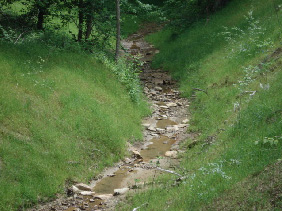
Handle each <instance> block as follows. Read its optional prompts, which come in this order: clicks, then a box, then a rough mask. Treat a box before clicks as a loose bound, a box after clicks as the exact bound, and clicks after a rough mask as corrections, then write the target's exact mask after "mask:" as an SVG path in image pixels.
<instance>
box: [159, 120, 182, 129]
mask: <svg viewBox="0 0 282 211" xmlns="http://www.w3.org/2000/svg"><path fill="white" fill-rule="evenodd" d="M172 125H177V123H176V122H174V121H172V120H170V119H162V120H159V121H158V122H157V128H161V129H165V128H166V127H167V126H172Z"/></svg>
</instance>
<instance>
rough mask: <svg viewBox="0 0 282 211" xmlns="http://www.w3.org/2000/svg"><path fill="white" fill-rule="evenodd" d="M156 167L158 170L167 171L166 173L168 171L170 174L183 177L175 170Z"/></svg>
mask: <svg viewBox="0 0 282 211" xmlns="http://www.w3.org/2000/svg"><path fill="white" fill-rule="evenodd" d="M156 169H158V170H160V171H164V172H167V173H170V174H174V175H177V176H179V177H181V178H182V177H183V176H182V175H181V174H178V173H177V172H175V171H171V170H167V169H162V168H160V167H156Z"/></svg>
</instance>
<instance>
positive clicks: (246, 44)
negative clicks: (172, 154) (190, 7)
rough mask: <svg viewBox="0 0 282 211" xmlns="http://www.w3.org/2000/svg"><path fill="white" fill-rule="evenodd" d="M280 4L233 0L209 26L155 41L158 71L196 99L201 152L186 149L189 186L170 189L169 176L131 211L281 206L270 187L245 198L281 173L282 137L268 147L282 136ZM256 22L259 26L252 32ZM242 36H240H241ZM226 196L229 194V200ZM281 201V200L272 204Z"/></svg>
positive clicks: (161, 36) (138, 199)
mask: <svg viewBox="0 0 282 211" xmlns="http://www.w3.org/2000/svg"><path fill="white" fill-rule="evenodd" d="M273 3H274V4H275V5H279V4H280V5H281V1H278V0H274V1H273V2H272V1H267V2H266V1H264V0H258V1H252V0H248V1H242V0H241V1H233V2H232V3H230V4H229V5H228V6H227V8H225V9H223V10H222V11H220V12H218V13H217V14H215V15H213V16H212V17H211V18H210V21H209V22H208V23H206V22H205V21H202V22H199V23H196V24H195V25H194V26H192V27H190V28H189V29H188V30H187V31H186V32H185V33H183V34H181V35H179V36H175V35H173V33H172V32H171V31H170V30H163V31H161V32H159V33H156V34H153V35H151V36H150V37H148V40H149V41H150V42H152V43H154V44H155V45H156V46H157V47H158V48H159V49H160V51H161V53H160V54H158V55H157V56H156V58H155V60H154V66H155V67H156V68H159V67H162V68H164V69H166V70H169V71H170V72H171V73H172V75H173V76H174V77H175V78H177V79H178V80H180V86H181V87H180V88H181V91H182V92H183V95H184V96H186V97H189V96H191V95H192V94H195V95H196V99H195V100H194V101H192V103H191V107H190V110H191V112H192V120H191V130H192V131H196V132H200V135H199V137H198V138H197V139H198V142H197V143H198V144H197V145H196V146H195V147H193V148H191V149H189V148H188V147H187V146H188V145H189V144H190V143H191V142H192V140H188V141H187V143H186V144H185V146H184V147H186V149H187V152H186V153H185V154H184V155H183V162H182V164H181V168H180V169H181V173H182V174H185V173H187V175H188V176H189V177H188V179H187V180H186V183H185V184H184V183H182V184H180V185H179V186H170V183H172V182H171V181H172V180H171V177H170V176H166V177H164V178H161V179H160V180H161V181H162V182H163V183H161V184H163V185H162V187H161V188H157V187H156V188H154V189H152V190H150V191H147V192H145V193H140V194H138V195H136V196H134V197H133V200H132V204H130V205H125V208H124V209H125V210H129V207H138V206H140V205H141V204H144V203H145V202H148V206H147V210H165V209H168V210H199V209H201V208H202V209H203V210H205V209H207V208H210V209H211V208H212V209H220V207H217V206H213V204H214V203H215V201H216V203H217V204H221V205H222V204H224V206H225V209H227V210H232V209H234V208H236V209H239V205H240V202H241V201H240V200H242V199H245V203H244V204H243V205H242V208H244V209H246V210H248V209H253V208H254V207H257V208H260V209H275V207H276V209H278V206H279V205H281V197H280V198H279V197H276V198H275V197H274V196H272V195H271V194H268V192H267V190H268V189H267V188H266V189H265V190H263V191H264V193H263V194H256V195H255V196H254V197H253V198H252V195H251V194H246V193H249V192H250V191H248V188H249V187H245V186H244V184H246V183H247V184H250V185H249V186H250V187H253V189H252V191H253V192H256V191H255V188H254V187H255V186H259V182H258V181H261V180H263V181H264V182H265V183H268V184H269V183H270V182H269V176H267V173H265V172H264V174H263V176H261V177H260V179H256V180H252V179H251V177H250V176H251V175H253V176H254V177H256V175H260V172H261V171H263V170H264V169H265V168H266V166H269V165H270V166H271V165H274V166H276V165H278V169H281V162H280V163H279V162H278V164H275V163H277V160H279V159H281V155H282V150H281V148H282V147H281V146H282V143H281V142H282V140H280V141H279V143H278V144H277V145H272V146H271V145H270V144H269V143H266V144H263V143H262V142H263V139H264V137H268V138H275V136H280V137H281V135H282V134H281V129H282V115H281V108H282V95H281V90H282V83H281V81H282V71H281V69H282V65H281V64H282V58H281V57H282V52H281V48H280V50H277V49H278V48H279V47H281V39H279V34H280V33H281V26H280V25H279V20H278V18H279V19H280V23H281V21H282V14H281V13H282V12H281V9H280V11H278V12H277V15H276V13H275V12H274V7H273ZM280 7H281V6H280ZM250 10H253V15H252V17H253V18H254V19H253V20H250V21H249V22H248V21H247V19H246V17H245V16H248V12H249V11H250ZM256 20H258V21H259V23H256V26H255V27H252V24H253V23H255V21H256ZM223 26H225V27H228V29H224V28H223ZM232 27H237V28H238V29H241V30H242V31H243V32H238V30H236V29H231V28H232ZM260 27H261V28H263V29H265V30H262V29H260ZM226 31H229V32H232V34H233V36H232V37H231V39H230V40H229V41H226V38H227V34H226V33H225V34H223V33H222V32H226ZM235 32H236V33H237V34H238V36H234V34H235ZM268 40H270V41H271V42H272V44H271V45H270V44H267V45H266V46H265V47H262V46H261V44H266V41H268ZM241 46H242V48H241ZM275 50H277V51H276V52H275V53H273V52H274V51H275ZM266 58H267V59H266ZM262 61H264V62H262ZM250 65H251V66H250ZM247 70H249V74H248V75H247V74H246V72H245V71H247ZM249 76H250V78H249ZM239 81H241V82H239ZM260 83H262V84H263V85H265V84H267V83H269V84H270V89H269V90H267V89H266V90H264V89H262V88H261V87H260ZM193 88H201V89H203V90H207V92H208V95H207V94H205V93H204V92H195V93H193ZM245 91H257V92H256V94H255V95H254V97H250V96H249V95H248V94H243V95H241V94H242V93H243V92H245ZM238 103H239V104H240V107H241V111H238V107H237V109H235V110H234V105H235V107H236V105H237V104H238ZM255 141H259V144H257V145H256V144H255ZM266 172H267V171H266ZM273 175H274V177H275V174H273ZM277 176H279V173H278V174H277V173H276V178H273V181H276V183H275V185H276V187H278V188H277V190H278V193H277V194H276V196H277V195H278V196H279V194H280V196H281V189H282V188H281V187H282V184H281V181H279V179H278V180H277ZM241 181H247V182H241ZM260 183H262V182H260ZM235 184H236V185H235ZM234 185H235V186H234ZM233 186H234V187H233ZM238 187H240V188H238ZM279 187H280V189H279ZM232 188H234V189H235V190H236V191H233V189H232ZM240 189H241V190H242V191H241V192H240ZM227 190H229V191H228V192H226V191H227ZM263 191H262V192H263ZM238 192H239V193H238ZM224 194H228V196H227V197H224V198H223V197H222V196H223V195H224ZM232 194H234V195H232ZM238 195H239V196H240V197H238ZM262 199H263V200H262ZM274 199H275V200H276V203H270V202H271V201H272V200H274ZM224 200H225V201H224ZM228 200H230V203H229V201H228ZM231 202H232V203H231ZM208 203H210V205H207V204H208ZM206 206H207V207H206ZM232 206H233V207H232ZM234 206H235V207H234ZM203 207H205V208H203ZM222 207H223V206H221V208H222ZM142 209H143V210H145V207H144V208H142Z"/></svg>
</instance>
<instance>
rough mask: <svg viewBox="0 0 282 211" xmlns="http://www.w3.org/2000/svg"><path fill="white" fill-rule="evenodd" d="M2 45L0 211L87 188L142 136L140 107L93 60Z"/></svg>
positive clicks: (34, 46) (44, 49) (32, 45)
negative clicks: (72, 187)
mask: <svg viewBox="0 0 282 211" xmlns="http://www.w3.org/2000/svg"><path fill="white" fill-rule="evenodd" d="M0 46H1V47H0V48H1V51H0V70H1V74H0V146H1V147H0V186H1V188H0V210H16V209H18V208H19V206H22V205H25V206H28V205H30V204H32V203H35V202H37V201H38V200H40V201H41V200H46V199H48V198H50V197H54V196H55V193H57V192H62V191H64V186H65V183H66V182H67V181H84V182H87V181H88V180H89V179H90V178H91V177H93V176H95V175H96V174H97V173H99V171H101V170H102V169H103V168H104V167H105V166H109V165H111V164H113V162H116V161H118V160H119V159H120V158H122V157H123V156H124V155H125V153H126V141H128V140H130V141H135V140H140V139H141V138H142V133H141V118H142V117H143V116H144V115H146V114H148V112H149V111H148V108H147V105H146V103H145V101H143V100H142V99H141V100H140V101H139V103H133V102H132V99H131V98H130V96H129V94H128V90H126V88H125V87H124V86H123V85H121V83H120V82H118V80H117V76H116V75H114V74H113V72H112V70H110V69H109V68H107V67H106V66H105V65H103V64H102V63H101V62H99V61H98V60H97V59H95V58H94V57H93V55H90V54H86V53H82V52H81V53H79V52H73V53H72V52H67V51H65V50H58V49H56V48H50V47H47V46H46V45H43V44H36V43H26V44H25V43H23V44H19V45H14V44H10V43H1V44H0ZM124 77H127V76H126V75H125V76H124ZM123 80H126V79H125V78H123ZM128 80H130V79H128Z"/></svg>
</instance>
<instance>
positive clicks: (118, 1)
mask: <svg viewBox="0 0 282 211" xmlns="http://www.w3.org/2000/svg"><path fill="white" fill-rule="evenodd" d="M116 13H117V22H116V24H117V26H116V28H117V32H116V33H117V34H116V58H115V59H116V61H118V59H119V54H120V53H119V51H120V0H116Z"/></svg>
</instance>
